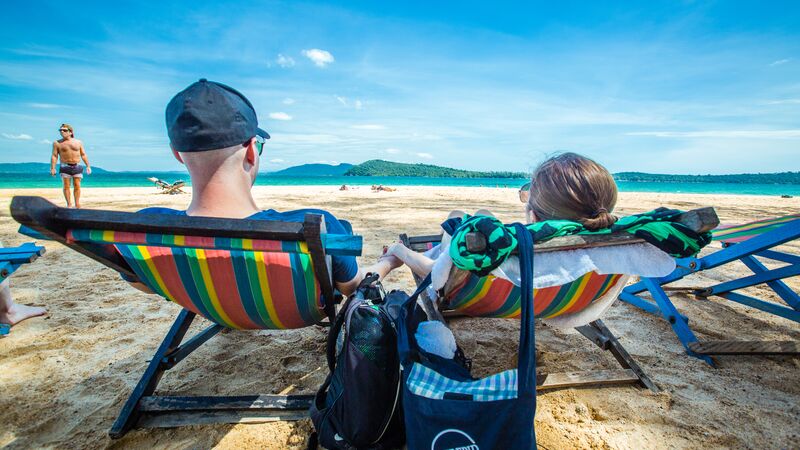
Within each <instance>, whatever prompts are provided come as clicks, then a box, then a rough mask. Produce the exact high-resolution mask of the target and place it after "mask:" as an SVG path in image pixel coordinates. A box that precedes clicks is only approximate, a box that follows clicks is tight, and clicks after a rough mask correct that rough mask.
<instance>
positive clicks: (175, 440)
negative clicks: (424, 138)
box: [0, 186, 800, 449]
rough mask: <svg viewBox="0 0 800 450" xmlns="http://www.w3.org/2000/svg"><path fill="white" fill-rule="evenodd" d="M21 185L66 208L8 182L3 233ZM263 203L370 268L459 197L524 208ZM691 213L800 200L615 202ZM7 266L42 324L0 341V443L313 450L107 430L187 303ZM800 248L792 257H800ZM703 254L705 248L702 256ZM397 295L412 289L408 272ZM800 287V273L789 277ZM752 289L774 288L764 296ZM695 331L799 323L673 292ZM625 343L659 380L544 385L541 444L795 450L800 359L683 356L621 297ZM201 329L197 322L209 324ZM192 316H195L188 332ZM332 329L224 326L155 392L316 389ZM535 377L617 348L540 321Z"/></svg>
mask: <svg viewBox="0 0 800 450" xmlns="http://www.w3.org/2000/svg"><path fill="white" fill-rule="evenodd" d="M14 194H25V195H42V196H44V197H47V198H49V199H51V200H52V201H56V202H58V203H61V202H63V199H62V198H61V193H60V191H59V190H57V189H50V190H44V189H43V190H25V191H17V192H14V191H11V190H5V191H0V239H1V240H2V241H3V243H4V244H5V245H18V244H21V243H23V242H28V241H30V239H29V238H26V237H24V236H21V235H19V234H16V228H17V225H16V223H15V222H14V221H13V220H12V219H11V218H10V216H9V214H8V203H9V201H10V199H11V197H12V196H13V195H14ZM255 195H256V199H257V202H258V204H259V205H261V206H262V207H264V208H275V209H278V210H286V209H293V208H297V207H324V208H326V209H328V210H330V211H331V212H333V213H334V214H336V215H337V216H340V217H343V218H347V219H349V220H351V222H352V223H353V226H354V228H355V230H356V232H357V233H360V234H362V235H363V236H364V239H365V247H364V252H363V256H362V258H361V262H362V263H363V262H372V261H374V260H375V259H376V258H377V256H378V254H379V252H380V249H381V247H382V246H383V245H384V244H387V243H390V242H392V241H393V240H395V239H396V238H397V235H398V234H399V233H401V232H407V233H409V234H411V235H414V234H429V233H432V232H435V231H436V230H437V229H438V223H439V222H440V221H441V219H442V218H443V217H444V216H445V214H446V212H447V211H449V210H451V209H453V208H460V209H465V210H474V209H477V208H489V209H491V210H492V211H495V212H496V213H497V214H498V216H499V217H500V218H501V219H503V220H505V221H508V222H510V221H514V220H520V219H522V217H523V216H522V208H521V205H520V203H519V201H518V199H517V194H516V191H515V190H513V189H493V188H434V187H401V188H399V189H398V190H397V191H396V192H381V193H373V192H370V190H369V188H368V187H359V188H357V189H355V190H350V191H344V192H340V191H338V187H334V186H331V187H257V188H256V189H255ZM188 200H189V196H188V195H176V196H166V195H159V194H156V193H155V190H154V189H148V188H136V189H130V188H126V189H122V188H117V189H86V190H85V193H84V200H83V202H84V206H85V207H93V208H104V209H114V210H124V211H134V210H137V209H139V208H143V207H146V206H153V205H165V206H172V207H177V208H180V207H184V206H185V205H186V204H187V203H188ZM660 205H664V206H668V207H677V208H681V209H691V208H695V207H700V206H708V205H712V206H715V207H716V208H717V212H718V214H719V216H720V218H721V219H722V221H723V222H724V223H739V222H744V221H749V220H754V219H757V218H763V217H769V216H777V215H782V214H790V213H795V214H796V213H800V199H797V198H793V199H781V198H775V197H759V196H717V195H689V194H645V193H623V194H622V195H621V198H620V202H619V212H621V213H623V214H626V213H634V212H641V211H645V210H648V209H652V208H654V207H656V206H660ZM44 245H45V246H46V247H47V254H46V255H45V256H44V257H43V258H41V259H40V260H38V261H36V262H35V263H34V264H30V265H26V266H24V267H23V268H21V269H20V270H19V271H18V272H17V273H15V274H14V276H13V277H12V287H13V292H14V295H15V297H16V300H17V301H19V302H21V303H29V304H36V305H43V306H46V307H47V308H48V309H49V311H50V314H49V316H48V317H46V318H37V319H32V320H28V321H26V322H24V323H22V324H20V325H18V326H16V327H14V328H13V330H12V332H11V334H10V335H9V336H8V337H6V338H3V339H0V447H3V446H7V447H8V448H42V447H44V448H48V447H54V448H56V447H57V448H104V447H124V448H147V449H149V448H208V447H219V448H276V449H277V448H281V449H282V448H304V445H305V442H306V439H307V436H308V434H309V433H310V431H311V426H310V422H309V421H307V420H305V421H300V422H293V423H271V424H255V425H253V424H250V425H245V424H240V425H213V426H212V425H209V426H195V427H187V428H180V429H166V430H164V429H150V430H137V431H133V432H131V433H129V434H128V435H127V436H126V437H125V438H123V439H121V440H118V441H112V440H111V439H110V438H109V437H108V436H107V431H108V429H109V427H110V426H111V424H112V422H113V421H114V419H115V417H116V415H117V414H118V412H119V410H120V408H121V406H122V403H123V402H124V400H125V399H126V398H127V396H128V395H129V394H130V392H131V390H132V388H133V386H134V385H135V383H136V382H137V381H138V378H139V377H140V376H141V374H142V372H143V370H144V368H145V365H146V363H147V360H148V359H149V357H150V356H151V355H152V354H153V352H154V351H155V348H156V346H157V345H158V344H159V342H160V341H161V339H162V337H163V336H164V333H165V332H166V330H167V329H168V327H169V326H170V325H171V323H172V321H173V320H174V318H175V315H176V314H177V313H178V307H177V306H176V305H174V304H171V303H168V302H166V301H163V300H162V299H161V298H159V297H157V296H148V295H144V294H141V293H140V292H138V291H136V290H134V289H132V288H130V287H129V286H127V285H126V284H125V283H122V282H120V280H119V278H118V276H117V275H116V274H115V273H114V272H113V271H111V270H110V269H107V268H105V267H104V266H101V265H100V264H98V263H95V262H93V261H91V260H89V259H87V258H86V257H83V256H81V255H79V254H78V253H75V252H73V251H70V250H68V249H66V248H64V247H62V246H60V245H58V244H54V243H47V242H46V243H44ZM799 247H800V243H794V244H792V245H787V246H786V250H787V251H791V252H793V253H795V254H798V253H799V252H800V248H799ZM707 251H709V250H707ZM745 271H746V269H745V268H744V266H741V267H739V266H737V267H734V268H729V269H725V270H724V271H723V270H715V271H711V272H708V273H705V274H703V275H701V276H695V277H693V278H691V279H690V280H687V281H686V283H687V284H690V285H703V284H707V283H711V282H713V281H715V280H720V279H725V278H728V277H731V276H736V275H738V274H743V273H745ZM385 284H386V286H387V287H388V288H399V289H406V290H410V289H411V288H412V286H413V282H412V278H411V276H410V274H409V273H408V272H407V271H406V270H399V271H396V272H395V273H393V274H391V275H390V276H389V277H388V279H387V280H386V282H385ZM789 284H790V285H792V286H793V287H794V288H795V289H797V288H798V287H800V279H798V277H796V278H794V279H792V280H790V281H789ZM753 291H754V293H755V294H758V295H762V296H766V297H771V298H774V297H773V296H772V295H771V294H770V293H769V292H768V291H767V290H764V289H754V290H753ZM672 298H673V301H674V302H675V304H676V305H677V306H678V308H680V309H681V311H683V312H684V313H685V314H687V315H689V316H690V317H691V325H692V327H693V329H694V330H695V332H696V333H697V334H698V335H699V336H700V338H701V339H703V338H707V339H721V338H726V337H727V338H738V339H782V340H788V339H794V340H798V339H800V327H799V326H798V325H797V324H796V323H794V322H791V321H788V320H785V319H781V318H778V317H775V316H771V315H769V314H765V313H762V312H760V311H756V310H754V309H750V308H746V307H743V306H740V305H737V304H734V303H731V302H726V301H724V300H722V299H711V300H709V301H699V300H695V299H694V298H692V297H689V296H686V295H684V294H677V293H676V294H673V296H672ZM604 321H605V322H606V324H607V325H608V326H609V327H610V328H611V329H612V330H613V331H614V332H615V333H616V334H617V336H618V337H619V338H620V340H621V342H622V343H623V345H625V346H626V348H627V349H628V351H629V352H630V353H631V354H632V355H633V356H634V357H635V358H636V360H637V361H638V362H639V363H640V364H641V365H642V367H643V368H644V370H645V371H647V373H648V374H649V375H650V377H651V378H652V379H653V380H654V381H655V382H656V383H657V384H658V385H659V386H660V387H661V388H662V389H663V392H661V393H659V394H652V393H650V392H649V391H646V390H643V389H640V388H637V387H632V386H628V387H605V388H594V389H567V390H560V391H551V392H544V393H540V395H539V396H538V412H537V416H536V430H537V435H538V442H539V445H540V446H541V447H543V448H548V449H556V448H719V447H738V448H793V447H794V448H797V447H798V446H800V431H798V428H797V424H798V423H800V383H798V381H800V375H798V374H800V359H792V358H781V357H719V358H717V361H718V367H717V368H716V369H715V368H711V367H710V366H708V365H706V364H705V363H703V362H701V361H700V360H697V359H695V358H691V357H689V356H687V355H685V354H684V353H683V348H682V347H681V345H680V343H679V341H678V340H677V338H676V337H675V336H674V335H673V333H672V331H671V329H670V327H669V325H668V324H667V323H666V322H665V321H664V320H662V319H660V318H658V317H655V316H651V315H648V314H645V313H643V312H641V311H639V310H636V309H635V308H632V307H630V306H628V305H626V304H623V303H621V302H617V303H616V304H615V305H614V306H613V307H612V308H611V310H610V311H609V313H608V314H607V315H606V316H605V317H604ZM200 322H201V324H200V325H202V324H203V323H202V321H200ZM197 327H199V325H197V326H195V328H197ZM454 328H455V329H456V334H457V337H458V339H459V342H460V343H461V345H462V346H463V347H464V349H465V351H466V352H467V354H468V355H469V356H471V357H473V358H474V360H475V362H474V364H475V367H476V368H477V370H476V372H477V373H478V374H487V373H490V372H494V371H500V370H504V369H507V368H510V367H511V366H513V364H514V361H515V352H516V341H517V330H518V324H517V322H515V321H504V320H487V319H481V320H478V319H468V320H464V321H461V322H458V323H457V324H456V325H454ZM324 337H325V336H324V332H323V331H321V330H319V329H316V328H308V329H303V330H293V331H283V332H276V331H260V332H239V331H231V332H225V333H223V334H221V335H219V336H218V337H216V338H214V339H213V340H211V341H210V342H209V343H207V344H206V345H204V346H203V347H202V348H201V349H200V350H199V351H197V352H196V353H195V354H193V355H192V356H191V357H189V358H188V359H187V360H185V361H184V362H183V363H181V365H179V366H178V367H176V368H175V369H173V370H172V371H170V372H169V373H168V374H167V375H166V376H165V377H164V379H163V381H162V383H161V386H160V390H159V392H161V393H171V394H210V395H218V394H228V395H238V394H252V393H275V392H279V391H281V390H283V389H285V388H287V387H288V386H290V385H296V391H295V392H297V393H311V392H313V391H314V390H315V389H316V387H317V386H318V385H319V384H320V383H321V382H322V380H323V378H324V375H325V373H324V371H323V370H322V369H321V367H322V364H323V346H324V344H323V342H324ZM536 338H537V344H538V350H539V360H538V364H539V370H540V371H542V372H547V371H551V372H552V371H572V370H587V369H592V368H615V362H614V360H613V359H612V357H611V356H610V355H609V354H607V353H604V352H602V351H600V350H598V349H597V348H595V347H594V346H593V345H592V344H591V343H589V341H587V340H586V339H584V338H583V337H582V336H580V335H578V334H577V333H576V332H573V331H570V332H564V331H558V330H554V329H552V328H548V327H545V326H541V327H538V328H537V336H536Z"/></svg>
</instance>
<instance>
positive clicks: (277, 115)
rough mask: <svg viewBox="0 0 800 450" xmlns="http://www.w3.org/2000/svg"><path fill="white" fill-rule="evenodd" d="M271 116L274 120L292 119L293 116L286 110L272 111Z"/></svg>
mask: <svg viewBox="0 0 800 450" xmlns="http://www.w3.org/2000/svg"><path fill="white" fill-rule="evenodd" d="M269 118H270V119H274V120H292V116H290V115H288V114H286V113H285V112H271V113H269Z"/></svg>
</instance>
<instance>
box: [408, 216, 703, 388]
mask: <svg viewBox="0 0 800 450" xmlns="http://www.w3.org/2000/svg"><path fill="white" fill-rule="evenodd" d="M680 221H681V223H683V224H685V225H687V226H689V227H690V228H692V229H693V230H694V231H698V232H704V231H708V230H710V229H712V228H714V227H715V226H717V224H718V223H719V222H718V220H717V218H716V213H715V212H714V210H713V208H702V209H698V210H694V211H688V212H686V213H684V214H683V216H682V217H681V220H680ZM466 239H467V242H466V243H467V249H468V250H469V251H471V252H480V251H482V249H484V248H485V246H486V242H485V238H484V237H483V236H482V235H481V234H479V233H469V234H467V236H466ZM400 240H401V241H402V242H403V244H404V245H405V246H407V247H409V248H410V249H412V250H414V251H417V252H422V251H426V250H428V249H431V248H433V246H434V245H437V244H438V243H439V242H440V241H441V235H428V236H417V237H409V236H407V235H405V234H403V235H400ZM642 242H644V241H643V240H641V239H639V238H636V237H634V236H633V235H631V234H628V233H611V234H606V235H585V236H583V235H573V236H564V237H559V238H554V239H551V240H549V241H546V242H542V243H537V244H536V245H535V246H534V253H544V252H554V251H566V250H575V249H585V248H593V247H603V246H612V245H613V246H616V245H620V246H624V245H628V244H637V243H642ZM625 279H627V277H624V276H621V275H616V274H609V275H599V274H597V273H594V272H590V273H587V274H584V275H583V276H581V277H579V278H577V279H576V280H574V281H572V282H570V283H567V284H564V285H561V286H552V287H546V288H539V289H535V290H534V314H535V315H536V317H537V318H547V317H555V316H558V315H560V314H563V313H575V312H578V311H580V310H582V309H583V308H585V307H587V306H588V305H589V304H591V303H592V302H593V301H595V300H597V299H599V298H600V297H602V296H603V295H605V294H606V293H607V292H609V291H611V290H612V289H613V288H615V287H621V286H619V285H618V284H617V283H624V280H625ZM421 281H422V280H421V279H419V278H418V277H416V276H415V282H416V283H417V284H419V283H420V282H421ZM440 295H441V296H442V297H443V298H444V299H445V300H446V304H448V305H449V307H450V308H452V309H449V310H446V311H444V312H443V315H444V317H446V318H453V317H463V316H469V317H517V316H518V315H519V305H518V299H519V295H520V293H519V288H518V287H516V286H514V285H513V284H512V283H511V282H510V281H508V280H505V279H502V278H497V277H494V276H493V275H489V276H487V277H483V278H480V277H478V276H476V275H473V274H470V273H469V272H465V271H462V270H459V269H457V268H455V267H453V269H452V270H451V272H450V275H449V277H448V281H447V283H446V284H445V286H444V288H443V289H442V292H441V293H440ZM515 300H516V301H517V303H516V304H515V303H514V301H515ZM426 311H427V309H426ZM576 330H577V331H578V332H579V333H580V334H582V335H583V336H585V337H586V338H588V339H589V340H590V341H591V342H592V343H594V344H595V345H597V346H598V347H600V348H601V349H603V350H607V351H609V352H610V353H611V355H612V356H613V357H614V359H615V360H616V361H617V362H618V363H619V365H620V366H621V369H619V370H602V371H591V372H570V373H551V374H540V375H537V390H546V389H556V388H569V387H586V386H597V385H619V384H638V385H640V386H642V387H644V388H647V389H649V390H651V391H652V392H658V391H659V389H658V387H657V386H656V385H655V383H653V382H652V380H650V378H649V377H648V376H647V374H645V372H644V370H642V368H641V367H639V365H638V364H637V363H636V361H635V360H634V359H633V357H631V355H630V354H629V353H628V352H627V351H626V350H625V348H624V347H623V346H622V344H621V343H620V342H619V340H618V339H617V338H616V336H614V334H613V333H612V332H611V330H609V329H608V327H606V326H605V324H604V323H603V322H602V320H599V319H598V320H594V321H592V322H590V323H588V324H587V325H583V326H579V327H576Z"/></svg>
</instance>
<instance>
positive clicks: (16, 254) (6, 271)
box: [0, 242, 44, 336]
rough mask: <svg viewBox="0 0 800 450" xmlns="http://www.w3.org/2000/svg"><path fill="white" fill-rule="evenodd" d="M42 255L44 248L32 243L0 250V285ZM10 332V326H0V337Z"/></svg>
mask: <svg viewBox="0 0 800 450" xmlns="http://www.w3.org/2000/svg"><path fill="white" fill-rule="evenodd" d="M42 255H44V247H41V246H38V245H36V244H34V243H32V242H28V243H27V244H22V245H20V246H19V247H9V248H5V247H2V248H0V283H2V282H3V281H5V280H6V278H8V277H10V276H11V274H12V273H14V272H15V271H16V270H17V269H19V267H20V266H21V265H23V264H28V263H32V262H33V261H35V260H36V258H38V257H40V256H42ZM10 330H11V326H10V325H7V324H0V336H4V335H6V334H8V332H9V331H10Z"/></svg>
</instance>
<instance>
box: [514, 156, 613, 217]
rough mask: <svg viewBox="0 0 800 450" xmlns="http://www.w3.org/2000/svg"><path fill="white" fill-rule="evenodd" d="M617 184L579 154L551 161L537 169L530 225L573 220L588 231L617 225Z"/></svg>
mask: <svg viewBox="0 0 800 450" xmlns="http://www.w3.org/2000/svg"><path fill="white" fill-rule="evenodd" d="M616 204H617V184H616V183H615V182H614V177H612V176H611V173H609V172H608V170H606V168H605V167H603V166H601V165H600V164H598V163H596V162H595V161H593V160H591V159H589V158H587V157H585V156H581V155H578V154H576V153H562V154H560V155H556V156H553V157H551V158H548V159H547V160H545V161H544V162H543V163H541V164H540V165H539V167H537V168H536V170H535V171H534V172H533V177H532V178H531V188H530V193H529V195H528V201H527V202H526V203H525V209H526V213H527V216H528V222H538V221H541V220H556V219H558V220H571V221H573V222H578V223H580V224H582V225H583V226H585V227H586V228H587V229H589V230H599V229H602V228H608V227H610V226H611V225H613V224H614V222H616V221H617V218H616V216H614V215H612V214H611V213H612V212H613V211H614V207H615V206H616Z"/></svg>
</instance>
